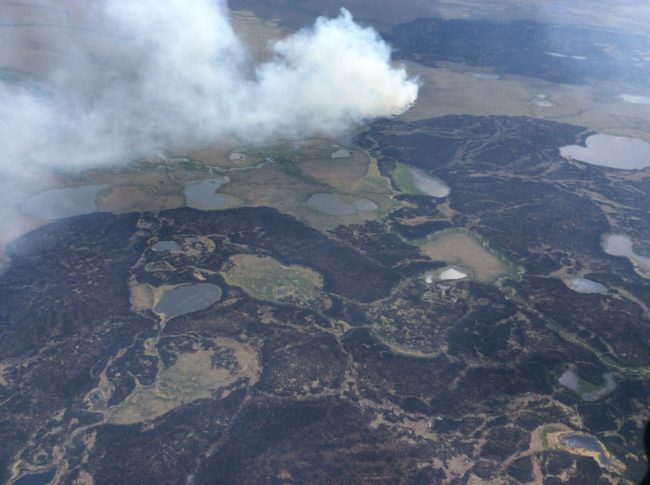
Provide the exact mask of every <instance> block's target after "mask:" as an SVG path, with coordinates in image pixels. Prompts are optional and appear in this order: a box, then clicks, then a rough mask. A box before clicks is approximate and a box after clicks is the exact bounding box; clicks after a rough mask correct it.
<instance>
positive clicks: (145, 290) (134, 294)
mask: <svg viewBox="0 0 650 485" xmlns="http://www.w3.org/2000/svg"><path fill="white" fill-rule="evenodd" d="M129 290H130V301H131V309H132V310H133V311H134V312H136V313H137V312H142V311H146V310H151V309H152V308H153V304H154V290H153V288H152V287H151V286H149V285H148V284H146V283H138V281H137V280H136V279H135V277H134V276H131V278H130V279H129Z"/></svg>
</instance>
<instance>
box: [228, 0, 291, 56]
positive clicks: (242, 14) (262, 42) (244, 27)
mask: <svg viewBox="0 0 650 485" xmlns="http://www.w3.org/2000/svg"><path fill="white" fill-rule="evenodd" d="M229 14H230V20H231V22H232V26H233V29H234V30H235V32H236V33H237V37H238V38H239V39H240V40H241V41H242V42H243V43H244V45H246V47H247V49H248V51H249V52H250V53H251V54H252V55H253V57H254V59H255V60H256V61H261V60H264V59H266V58H267V57H268V56H269V45H270V44H271V43H273V42H275V41H277V40H280V39H281V38H282V37H283V36H284V34H285V32H284V29H282V28H281V27H280V25H279V23H278V22H275V21H273V20H263V19H261V18H259V17H257V16H256V15H255V14H254V13H252V12H250V11H246V10H230V11H229Z"/></svg>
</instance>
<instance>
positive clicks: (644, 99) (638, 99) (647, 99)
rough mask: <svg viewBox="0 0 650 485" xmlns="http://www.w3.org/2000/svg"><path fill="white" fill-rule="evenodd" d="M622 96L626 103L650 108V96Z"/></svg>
mask: <svg viewBox="0 0 650 485" xmlns="http://www.w3.org/2000/svg"><path fill="white" fill-rule="evenodd" d="M620 96H621V99H622V100H623V101H625V102H626V103H630V104H643V105H646V106H650V96H635V95H632V94H621V95H620Z"/></svg>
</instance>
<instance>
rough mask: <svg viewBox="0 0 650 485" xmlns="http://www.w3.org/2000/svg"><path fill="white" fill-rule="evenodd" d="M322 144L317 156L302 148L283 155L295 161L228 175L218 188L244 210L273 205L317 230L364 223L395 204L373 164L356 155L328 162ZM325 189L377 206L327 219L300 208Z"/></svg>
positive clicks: (389, 209)
mask: <svg viewBox="0 0 650 485" xmlns="http://www.w3.org/2000/svg"><path fill="white" fill-rule="evenodd" d="M326 146H327V151H326V152H325V154H321V153H319V152H320V151H322V150H321V149H320V148H319V149H318V150H316V149H312V148H311V147H309V146H302V145H301V146H299V147H298V148H297V150H295V151H294V152H292V153H289V154H288V155H291V158H295V159H297V160H298V161H295V162H289V161H277V162H275V163H270V164H267V165H264V166H263V167H260V168H259V169H256V170H250V171H247V172H231V173H229V175H230V177H231V178H232V182H231V183H230V184H228V185H226V186H224V187H222V188H221V190H220V192H222V193H228V194H232V195H234V196H237V197H239V198H240V199H242V201H243V203H244V204H245V205H248V206H253V207H257V206H267V207H275V208H277V209H278V210H280V211H282V212H285V213H288V214H291V215H293V216H295V217H297V218H299V219H301V220H303V221H305V222H307V223H309V224H310V225H312V226H315V227H317V228H319V229H321V230H327V229H332V228H334V227H336V226H338V225H339V224H363V223H364V222H365V221H368V220H375V219H377V218H379V217H381V215H382V214H385V213H386V212H389V211H391V210H393V209H395V207H396V206H397V205H399V202H397V201H395V200H393V199H392V195H393V190H392V189H391V186H390V181H389V180H388V179H386V178H385V177H382V176H381V175H380V174H379V171H378V169H377V166H376V161H375V160H372V159H371V160H369V159H368V157H367V156H366V155H365V154H363V153H359V152H354V153H353V154H352V156H351V157H350V158H349V159H344V160H342V159H330V158H329V157H330V154H331V143H327V144H326ZM312 151H313V153H311V152H312ZM305 152H306V153H305ZM288 155H287V156H288ZM303 155H304V156H306V157H312V156H314V157H316V158H307V159H304V158H301V157H302V156H303ZM300 160H304V161H300ZM328 186H329V187H328ZM325 190H331V191H333V192H336V193H340V194H341V195H342V196H344V197H346V198H349V199H350V200H352V201H354V200H355V199H356V200H359V199H367V200H371V201H372V202H373V203H374V204H376V205H377V210H376V211H369V210H358V211H355V212H354V213H352V214H350V215H347V216H330V215H327V214H323V213H321V212H319V211H316V210H314V209H313V208H311V207H309V206H308V205H306V204H305V201H306V200H307V199H308V198H309V197H310V195H312V194H314V193H317V192H323V191H325Z"/></svg>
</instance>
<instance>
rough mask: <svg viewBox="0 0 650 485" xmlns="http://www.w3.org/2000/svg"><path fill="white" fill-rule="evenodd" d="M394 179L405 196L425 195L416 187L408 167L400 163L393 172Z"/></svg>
mask: <svg viewBox="0 0 650 485" xmlns="http://www.w3.org/2000/svg"><path fill="white" fill-rule="evenodd" d="M393 178H394V179H395V182H397V185H398V186H399V188H400V190H401V191H402V192H403V193H405V194H412V195H423V192H422V191H421V190H419V189H418V188H417V187H416V186H415V181H414V180H413V174H412V173H411V171H410V170H409V167H408V166H407V165H404V164H403V163H398V164H397V167H396V168H395V170H393Z"/></svg>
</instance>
